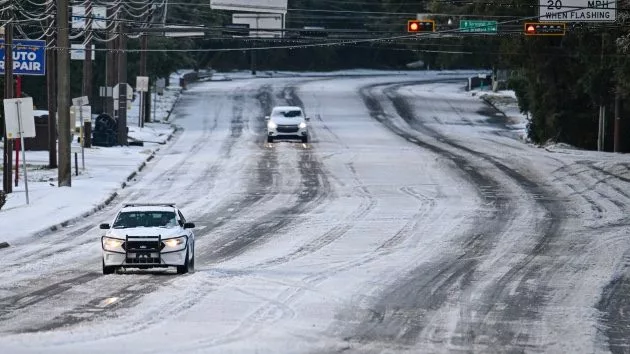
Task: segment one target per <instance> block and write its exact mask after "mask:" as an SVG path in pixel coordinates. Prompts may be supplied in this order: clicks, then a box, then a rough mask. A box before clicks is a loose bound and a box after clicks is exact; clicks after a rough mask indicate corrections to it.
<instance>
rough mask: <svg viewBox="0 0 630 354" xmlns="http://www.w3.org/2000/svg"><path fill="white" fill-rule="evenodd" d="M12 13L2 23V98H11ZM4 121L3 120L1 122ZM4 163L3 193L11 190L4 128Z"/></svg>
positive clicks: (9, 147) (9, 144) (8, 141)
mask: <svg viewBox="0 0 630 354" xmlns="http://www.w3.org/2000/svg"><path fill="white" fill-rule="evenodd" d="M12 19H13V13H12V12H11V11H9V19H8V21H7V22H6V24H5V25H4V48H5V49H4V53H5V55H4V69H5V70H4V98H13V23H12V22H11V21H12ZM3 123H4V122H3ZM4 125H5V124H3V128H2V129H3V130H4V161H3V162H4V164H3V165H2V166H3V170H2V172H3V173H2V189H4V192H5V193H12V192H13V184H12V183H11V171H12V169H13V168H12V165H13V161H12V157H11V153H12V152H13V142H12V141H11V139H9V137H8V136H7V131H6V129H5V128H4Z"/></svg>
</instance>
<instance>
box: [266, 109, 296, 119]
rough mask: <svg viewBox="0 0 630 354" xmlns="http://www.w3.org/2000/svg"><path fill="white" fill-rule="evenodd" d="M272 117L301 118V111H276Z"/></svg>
mask: <svg viewBox="0 0 630 354" xmlns="http://www.w3.org/2000/svg"><path fill="white" fill-rule="evenodd" d="M272 115H273V116H276V117H284V118H300V117H302V111H301V110H299V109H288V110H277V111H274V112H273V114H272Z"/></svg>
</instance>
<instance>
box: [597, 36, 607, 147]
mask: <svg viewBox="0 0 630 354" xmlns="http://www.w3.org/2000/svg"><path fill="white" fill-rule="evenodd" d="M599 65H600V67H601V68H602V69H603V68H604V33H602V50H601V56H600V62H599ZM604 100H605V99H604V92H600V105H599V124H598V128H597V151H604V137H605V134H606V133H605V131H606V117H605V116H606V106H605V105H604V102H605V101H604Z"/></svg>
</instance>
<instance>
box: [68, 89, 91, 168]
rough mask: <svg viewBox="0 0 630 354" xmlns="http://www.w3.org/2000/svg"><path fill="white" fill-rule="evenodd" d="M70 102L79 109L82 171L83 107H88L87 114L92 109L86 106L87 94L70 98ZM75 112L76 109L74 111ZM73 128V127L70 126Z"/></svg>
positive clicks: (87, 102) (83, 164) (88, 102)
mask: <svg viewBox="0 0 630 354" xmlns="http://www.w3.org/2000/svg"><path fill="white" fill-rule="evenodd" d="M72 104H73V105H74V106H75V107H77V108H78V111H79V124H81V128H79V132H80V133H79V138H80V139H81V169H82V170H83V171H85V151H84V146H85V144H84V141H85V137H84V136H83V134H84V131H83V107H84V106H85V107H88V109H89V114H88V116H91V115H92V112H91V111H92V109H91V107H90V106H87V105H89V104H90V101H89V100H88V97H87V96H81V97H77V98H73V99H72ZM75 112H76V111H75ZM75 114H76V113H75ZM91 118H92V117H90V120H92V119H91ZM72 128H73V130H74V128H75V127H72Z"/></svg>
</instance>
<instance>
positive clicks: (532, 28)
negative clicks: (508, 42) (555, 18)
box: [524, 22, 566, 36]
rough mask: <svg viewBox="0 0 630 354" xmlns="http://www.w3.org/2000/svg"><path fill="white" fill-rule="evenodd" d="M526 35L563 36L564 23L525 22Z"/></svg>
mask: <svg viewBox="0 0 630 354" xmlns="http://www.w3.org/2000/svg"><path fill="white" fill-rule="evenodd" d="M524 30H525V35H526V36H564V34H565V32H566V23H558V22H525V28H524Z"/></svg>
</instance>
